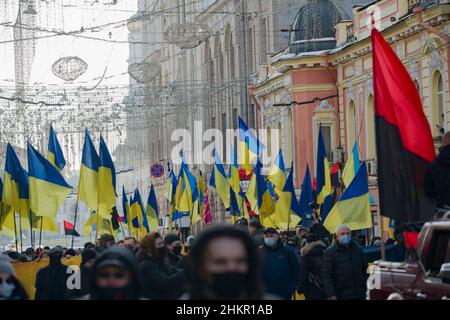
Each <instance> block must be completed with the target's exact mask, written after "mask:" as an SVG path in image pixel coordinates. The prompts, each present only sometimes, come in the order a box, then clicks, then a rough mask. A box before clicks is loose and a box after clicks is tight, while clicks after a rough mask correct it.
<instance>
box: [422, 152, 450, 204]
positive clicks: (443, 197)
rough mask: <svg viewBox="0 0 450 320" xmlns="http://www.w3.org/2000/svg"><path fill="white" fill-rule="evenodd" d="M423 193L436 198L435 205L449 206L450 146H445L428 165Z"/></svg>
mask: <svg viewBox="0 0 450 320" xmlns="http://www.w3.org/2000/svg"><path fill="white" fill-rule="evenodd" d="M425 193H426V195H427V196H429V197H431V198H433V199H436V206H437V207H438V208H443V207H444V206H450V146H447V147H445V148H444V149H443V150H442V151H441V153H440V154H439V156H438V157H437V158H436V160H435V161H433V162H432V163H431V164H430V166H429V167H428V170H427V173H426V175H425Z"/></svg>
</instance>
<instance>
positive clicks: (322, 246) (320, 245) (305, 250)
mask: <svg viewBox="0 0 450 320" xmlns="http://www.w3.org/2000/svg"><path fill="white" fill-rule="evenodd" d="M316 248H317V249H316ZM326 248H327V246H326V244H325V243H323V242H322V241H320V240H318V241H314V242H310V243H307V244H305V246H304V247H303V248H302V249H301V250H300V254H301V256H302V257H304V256H306V255H308V254H309V253H311V252H312V251H313V250H318V249H320V250H321V251H322V250H325V249H326Z"/></svg>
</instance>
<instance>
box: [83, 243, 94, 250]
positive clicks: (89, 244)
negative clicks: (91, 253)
mask: <svg viewBox="0 0 450 320" xmlns="http://www.w3.org/2000/svg"><path fill="white" fill-rule="evenodd" d="M84 249H95V244H93V243H92V242H86V243H85V244H84Z"/></svg>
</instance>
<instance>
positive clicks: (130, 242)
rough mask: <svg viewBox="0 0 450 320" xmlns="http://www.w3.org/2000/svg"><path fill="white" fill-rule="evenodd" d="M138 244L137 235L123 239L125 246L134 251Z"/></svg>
mask: <svg viewBox="0 0 450 320" xmlns="http://www.w3.org/2000/svg"><path fill="white" fill-rule="evenodd" d="M138 244H139V243H138V241H137V240H136V238H135V237H126V238H125V239H124V240H123V246H124V247H126V248H128V249H131V250H132V251H133V252H136V250H137V247H138Z"/></svg>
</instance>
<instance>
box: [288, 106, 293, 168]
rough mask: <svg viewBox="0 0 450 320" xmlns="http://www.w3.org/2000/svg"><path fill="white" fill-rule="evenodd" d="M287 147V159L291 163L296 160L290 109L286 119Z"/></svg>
mask: <svg viewBox="0 0 450 320" xmlns="http://www.w3.org/2000/svg"><path fill="white" fill-rule="evenodd" d="M286 143H287V145H286V149H287V161H288V163H291V162H292V161H293V160H294V150H293V137H292V111H291V110H290V109H289V111H288V114H287V121H286Z"/></svg>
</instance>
